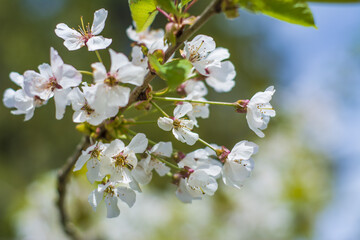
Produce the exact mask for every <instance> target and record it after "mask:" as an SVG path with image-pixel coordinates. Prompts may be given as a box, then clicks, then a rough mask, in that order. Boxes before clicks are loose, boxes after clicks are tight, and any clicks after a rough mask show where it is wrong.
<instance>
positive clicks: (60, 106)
mask: <svg viewBox="0 0 360 240" xmlns="http://www.w3.org/2000/svg"><path fill="white" fill-rule="evenodd" d="M70 91H71V89H70V88H68V89H61V90H56V91H55V92H54V100H55V107H56V119H58V120H60V119H62V118H63V117H64V113H65V108H66V106H67V105H69V100H68V98H67V95H68V94H69V92H70Z"/></svg>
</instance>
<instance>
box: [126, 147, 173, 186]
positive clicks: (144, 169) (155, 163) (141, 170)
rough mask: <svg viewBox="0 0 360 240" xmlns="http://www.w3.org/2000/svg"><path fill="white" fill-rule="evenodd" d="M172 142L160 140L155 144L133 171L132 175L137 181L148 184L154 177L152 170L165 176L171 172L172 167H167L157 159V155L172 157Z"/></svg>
mask: <svg viewBox="0 0 360 240" xmlns="http://www.w3.org/2000/svg"><path fill="white" fill-rule="evenodd" d="M172 151H173V149H172V144H171V142H159V143H157V144H155V145H154V146H153V147H152V148H151V150H150V151H149V152H148V154H147V157H146V158H144V159H142V160H141V161H140V162H139V163H138V165H137V166H136V168H135V169H134V170H133V171H132V175H133V177H134V178H135V180H136V181H137V182H139V183H140V184H143V185H145V184H148V183H149V182H150V181H151V179H152V170H153V169H155V171H156V172H157V173H158V174H159V175H160V176H164V175H165V174H167V173H168V172H170V168H169V167H167V166H166V165H165V164H164V163H163V162H160V161H159V160H158V159H156V157H155V156H160V157H168V158H169V157H171V154H172Z"/></svg>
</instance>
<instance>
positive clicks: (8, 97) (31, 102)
mask: <svg viewBox="0 0 360 240" xmlns="http://www.w3.org/2000/svg"><path fill="white" fill-rule="evenodd" d="M10 79H11V80H12V81H13V82H14V83H15V84H16V85H18V86H19V87H21V88H20V89H18V90H16V91H15V90H13V89H11V88H8V89H6V90H5V92H4V96H3V102H4V105H5V106H6V107H7V108H15V110H12V111H11V113H12V114H14V115H20V114H25V121H28V120H30V119H31V118H32V117H33V115H34V111H35V108H36V107H40V106H42V105H43V104H46V101H44V100H42V99H40V98H39V97H38V96H34V97H29V96H28V95H27V94H26V92H25V91H24V89H23V88H24V76H22V75H20V74H19V73H16V72H12V73H10Z"/></svg>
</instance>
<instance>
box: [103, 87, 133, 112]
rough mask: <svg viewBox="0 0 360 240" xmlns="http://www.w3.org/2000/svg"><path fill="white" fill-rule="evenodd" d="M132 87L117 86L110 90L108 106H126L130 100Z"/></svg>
mask: <svg viewBox="0 0 360 240" xmlns="http://www.w3.org/2000/svg"><path fill="white" fill-rule="evenodd" d="M129 96H130V88H128V87H122V86H115V87H111V90H110V91H108V96H107V100H108V103H107V104H108V106H110V107H125V106H126V105H127V104H128V102H129Z"/></svg>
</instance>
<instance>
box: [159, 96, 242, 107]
mask: <svg viewBox="0 0 360 240" xmlns="http://www.w3.org/2000/svg"><path fill="white" fill-rule="evenodd" d="M153 99H154V100H160V101H171V102H189V103H202V104H214V105H223V106H232V107H236V105H237V103H228V102H215V101H200V100H192V99H185V98H172V97H153Z"/></svg>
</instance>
